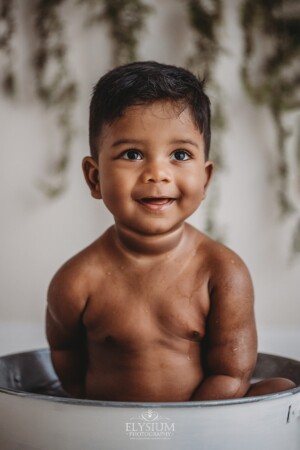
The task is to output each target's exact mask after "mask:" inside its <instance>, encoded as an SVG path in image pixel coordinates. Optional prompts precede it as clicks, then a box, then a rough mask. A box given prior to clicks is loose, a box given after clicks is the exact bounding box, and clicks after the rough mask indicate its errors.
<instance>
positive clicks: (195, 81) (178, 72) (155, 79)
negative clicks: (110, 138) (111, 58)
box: [89, 61, 210, 159]
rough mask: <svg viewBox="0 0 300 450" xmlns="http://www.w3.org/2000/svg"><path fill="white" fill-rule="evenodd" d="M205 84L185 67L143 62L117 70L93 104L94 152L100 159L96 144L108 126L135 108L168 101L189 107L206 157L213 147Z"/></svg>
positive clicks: (100, 87) (99, 86)
mask: <svg viewBox="0 0 300 450" xmlns="http://www.w3.org/2000/svg"><path fill="white" fill-rule="evenodd" d="M203 87H204V81H202V80H200V79H199V78H197V77H196V76H195V75H193V74H192V73H191V72H190V71H188V70H186V69H183V68H181V67H175V66H171V65H167V64H160V63H157V62H154V61H143V62H134V63H131V64H126V65H124V66H120V67H116V68H115V69H113V70H111V71H109V72H108V73H106V74H105V75H104V76H103V77H101V78H100V80H99V81H98V83H97V84H96V85H95V87H94V90H93V95H92V100H91V104H90V124H89V133H90V149H91V154H92V156H93V157H94V158H97V145H96V141H97V138H98V136H99V134H100V132H101V129H102V126H103V125H104V124H105V123H113V122H114V121H115V120H116V119H118V118H119V117H120V116H121V115H122V114H123V113H124V111H125V110H126V109H127V108H128V107H129V106H133V105H143V104H150V103H153V102H155V101H160V100H167V101H172V102H174V103H176V104H179V105H183V106H184V107H189V108H190V110H191V112H192V115H193V117H194V120H195V123H196V125H197V127H198V128H199V130H200V131H201V133H203V139H204V146H205V158H206V159H208V155H209V147H210V101H209V98H208V96H207V95H206V94H205V92H204V89H203Z"/></svg>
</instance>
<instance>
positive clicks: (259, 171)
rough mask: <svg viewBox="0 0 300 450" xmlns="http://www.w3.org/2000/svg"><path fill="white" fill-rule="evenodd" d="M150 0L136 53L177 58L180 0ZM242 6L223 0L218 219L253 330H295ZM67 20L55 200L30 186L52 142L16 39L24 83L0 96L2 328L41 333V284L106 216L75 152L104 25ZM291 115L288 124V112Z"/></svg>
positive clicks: (100, 62) (293, 289)
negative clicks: (66, 136)
mask: <svg viewBox="0 0 300 450" xmlns="http://www.w3.org/2000/svg"><path fill="white" fill-rule="evenodd" d="M19 3H22V2H19ZM24 3H25V2H24ZM151 3H153V4H154V5H155V8H156V14H155V15H153V16H151V17H150V18H149V21H148V30H147V32H146V33H145V34H144V35H143V40H142V42H141V45H140V55H141V57H142V59H156V60H158V61H161V62H169V63H175V64H181V63H184V61H185V56H186V49H189V48H191V42H190V34H189V31H188V28H187V20H186V17H185V14H184V9H183V6H182V5H183V2H179V1H174V0H164V1H163V2H162V1H159V0H153V1H152V2H151ZM239 3H240V2H238V1H236V2H231V1H229V0H228V1H227V3H226V5H227V9H226V24H227V25H226V29H224V30H223V44H224V47H226V49H227V53H226V54H224V55H223V57H222V58H221V60H220V63H219V66H218V78H219V79H220V82H221V84H222V86H223V90H224V93H225V102H224V107H225V110H226V111H227V115H228V128H227V130H226V133H225V135H224V141H223V144H224V154H225V155H226V164H227V168H226V171H225V172H224V173H223V174H222V175H220V176H219V177H218V185H219V190H220V203H219V206H218V212H217V216H218V221H219V224H220V225H221V226H222V228H223V229H224V230H225V233H226V236H227V245H228V246H230V247H231V248H232V249H233V250H235V251H236V252H237V253H239V254H240V256H241V257H242V258H243V259H244V260H245V262H246V263H247V264H248V266H249V269H250V271H251V273H252V277H253V281H254V286H255V291H256V315H257V322H258V327H259V330H264V329H267V328H274V329H279V328H280V329H292V328H293V329H295V330H299V325H300V302H299V269H300V261H299V259H298V261H294V262H293V263H291V262H289V249H288V245H289V237H290V234H291V233H290V231H291V227H292V226H293V223H292V222H291V221H287V222H280V220H279V211H278V207H277V203H276V195H275V191H274V185H273V184H272V181H271V180H272V176H274V173H275V167H276V161H275V160H274V159H273V156H272V155H274V154H275V152H274V151H273V150H274V148H273V147H274V145H275V130H274V128H273V124H272V121H271V119H270V116H269V114H268V111H267V110H265V109H264V108H258V107H257V106H255V105H253V104H252V103H251V101H250V100H249V98H247V97H246V95H245V93H244V91H243V90H242V88H241V83H240V80H239V72H238V71H239V62H240V55H241V34H240V30H239V28H238V26H237V17H236V14H237V8H236V6H237V5H238V4H239ZM20 13H22V14H23V12H22V10H21V11H20ZM67 18H68V27H69V28H68V29H69V38H70V41H71V42H72V54H71V64H72V68H73V71H74V75H75V76H76V77H77V78H78V79H79V80H80V82H81V92H80V98H79V101H78V104H77V106H76V110H75V116H76V120H77V123H78V125H79V128H78V132H77V135H76V139H75V143H74V151H73V159H72V164H71V168H70V171H69V174H68V179H69V189H68V191H67V192H66V194H64V195H63V196H61V197H60V198H59V199H57V200H49V199H46V198H44V197H43V195H42V194H41V192H39V190H38V189H37V187H36V183H37V181H38V180H39V179H40V178H41V177H43V176H44V174H45V167H46V163H47V158H48V157H47V152H51V149H52V148H53V147H54V146H55V142H56V140H55V138H56V131H55V129H53V127H51V124H50V125H49V119H48V116H47V114H46V113H45V112H44V111H43V109H42V108H41V107H40V106H39V105H38V104H37V103H36V102H35V101H34V100H33V99H32V97H31V94H30V92H31V88H30V83H29V80H30V73H29V72H28V71H27V70H26V67H25V65H24V60H25V57H26V52H28V50H26V48H25V45H26V42H24V39H22V36H21V35H20V36H19V37H18V40H17V42H16V48H17V51H18V55H19V57H18V59H17V61H16V65H17V67H19V70H20V72H19V76H20V83H21V86H22V87H23V88H24V87H25V88H26V89H25V91H24V90H23V93H22V94H21V95H20V97H19V100H18V101H16V102H15V103H12V102H10V101H8V100H7V99H5V98H1V102H0V128H1V133H0V147H1V151H0V170H1V177H0V182H1V189H0V195H1V235H0V249H1V283H0V291H1V295H0V327H1V323H5V324H6V326H7V324H9V323H15V322H18V321H21V322H24V323H26V322H28V323H32V324H34V325H35V326H37V327H40V328H41V329H42V327H43V320H44V310H45V299H46V290H47V286H48V283H49V281H50V279H51V277H52V275H53V273H54V272H55V270H56V269H57V268H58V267H59V266H60V265H61V264H62V263H63V262H64V261H65V260H66V259H67V258H69V257H70V256H71V255H72V254H74V253H76V252H77V251H79V250H80V249H81V248H82V247H84V246H85V245H87V244H88V243H89V242H90V241H91V240H93V239H95V238H96V237H97V236H98V235H99V234H100V233H102V232H103V231H104V230H105V229H106V227H107V226H108V225H109V224H110V223H111V222H112V221H111V218H110V216H109V214H108V213H107V212H106V210H105V209H104V207H103V205H102V204H101V203H100V202H97V201H95V200H93V199H92V198H91V197H90V196H89V192H88V189H87V187H86V186H85V184H84V180H83V177H82V174H81V167H80V164H81V159H82V157H83V156H84V155H85V154H87V153H88V141H87V120H88V100H89V96H90V91H91V88H92V85H93V84H94V83H95V82H96V81H97V79H98V77H99V76H100V75H101V74H102V73H103V72H104V71H106V70H107V69H108V68H109V55H108V51H107V49H108V48H109V43H108V41H107V38H106V37H105V34H104V31H103V33H102V35H100V36H99V40H100V41H98V42H96V41H95V38H96V33H95V31H93V30H91V31H89V32H88V31H86V30H83V29H82V27H81V21H80V17H79V16H78V14H77V15H75V14H74V15H72V9H70V10H69V11H68V17H67ZM24 55H25V56H24ZM27 56H28V55H27ZM288 120H289V121H290V124H291V126H293V124H294V123H295V121H294V117H292V116H290V117H289V118H288ZM292 144H293V142H292V139H291V142H290V145H292ZM204 215H205V205H204V207H203V208H201V209H200V210H199V212H197V213H196V214H195V215H194V216H193V217H192V218H191V222H192V223H193V224H194V225H195V226H197V227H200V228H201V226H202V224H203V216H204Z"/></svg>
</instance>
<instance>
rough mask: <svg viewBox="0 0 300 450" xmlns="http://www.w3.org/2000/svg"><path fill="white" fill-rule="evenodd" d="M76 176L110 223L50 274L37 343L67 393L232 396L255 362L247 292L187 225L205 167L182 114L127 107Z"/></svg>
mask: <svg viewBox="0 0 300 450" xmlns="http://www.w3.org/2000/svg"><path fill="white" fill-rule="evenodd" d="M98 149H99V158H98V160H97V161H95V160H94V159H93V158H91V157H86V158H85V159H84V161H83V169H84V174H85V178H86V181H87V183H88V185H89V187H90V190H91V194H92V196H93V197H94V198H96V199H102V200H103V201H104V203H105V205H106V206H107V208H108V209H109V210H110V212H111V213H112V215H113V217H114V221H115V224H114V226H112V227H111V228H109V229H108V230H107V231H106V232H105V233H104V234H103V235H102V236H101V237H100V238H99V239H97V240H96V241H95V242H94V243H92V244H91V245H90V246H89V247H87V248H86V249H85V250H83V251H82V252H80V253H79V254H78V255H76V256H74V257H73V258H72V259H71V260H69V261H68V262H67V263H66V264H64V265H63V266H62V268H61V269H60V270H59V271H58V272H57V273H56V275H55V276H54V278H53V280H52V282H51V284H50V287H49V292H48V309H47V336H48V340H49V344H50V347H51V355H52V361H53V364H54V367H55V369H56V371H57V374H58V376H59V378H60V380H61V382H62V384H63V386H64V388H65V389H66V391H67V392H69V393H70V394H71V395H73V396H77V397H87V398H92V399H101V400H118V401H186V400H191V399H194V400H207V399H221V398H233V397H242V396H244V395H246V394H247V392H248V393H249V387H250V383H249V380H250V377H251V374H252V371H253V368H254V366H255V362H256V351H257V344H256V330H255V321H254V313H253V288H252V283H251V279H250V276H249V273H248V270H247V268H246V266H245V265H244V263H243V262H242V261H241V259H240V258H239V257H238V256H237V255H236V254H235V253H234V252H232V251H231V250H229V249H228V248H226V247H224V246H222V245H221V244H218V243H217V242H214V241H213V240H211V239H209V238H208V237H206V236H205V235H204V234H202V233H200V232H199V231H197V230H196V229H195V228H193V227H191V226H190V225H188V224H186V223H185V220H186V219H187V218H188V217H189V216H190V215H191V214H192V213H193V212H194V211H195V210H196V209H197V207H198V206H199V205H200V203H201V201H202V200H203V198H204V197H205V192H206V189H207V186H208V183H209V181H210V178H211V174H212V168H213V164H212V162H211V161H205V158H204V148H203V138H202V134H201V132H200V130H199V129H198V128H197V127H196V126H195V123H194V121H193V119H192V116H191V114H190V112H189V110H188V109H181V110H179V109H178V105H177V108H175V107H174V105H171V104H169V103H166V102H156V103H154V104H152V105H150V106H149V105H148V106H136V107H131V108H128V109H127V110H126V111H125V114H124V115H123V116H122V117H121V118H120V119H119V120H117V121H116V122H114V123H113V124H111V125H105V126H104V129H103V130H102V132H101V135H100V136H99V141H98Z"/></svg>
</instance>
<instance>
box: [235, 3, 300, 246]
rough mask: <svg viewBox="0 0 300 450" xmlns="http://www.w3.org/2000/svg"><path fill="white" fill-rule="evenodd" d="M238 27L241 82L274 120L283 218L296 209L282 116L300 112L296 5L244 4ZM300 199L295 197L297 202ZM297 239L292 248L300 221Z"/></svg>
mask: <svg viewBox="0 0 300 450" xmlns="http://www.w3.org/2000/svg"><path fill="white" fill-rule="evenodd" d="M241 25H242V28H243V32H244V55H243V65H242V70H241V77H242V80H243V83H244V86H245V88H246V90H247V92H248V94H249V95H250V96H251V97H252V98H253V99H254V100H255V101H256V102H257V103H260V104H265V105H267V106H268V108H269V110H270V112H271V114H272V117H273V120H274V124H275V127H276V131H277V148H278V159H279V162H278V178H277V179H278V182H279V185H278V201H279V206H280V210H281V212H282V214H283V215H287V214H290V213H293V212H295V210H296V209H297V207H296V205H295V202H294V201H293V199H292V195H291V192H290V188H291V186H290V181H291V171H290V164H289V159H288V155H287V138H288V137H289V135H290V130H288V129H287V128H286V126H285V125H284V113H286V112H289V111H295V110H296V109H299V107H300V3H299V1H298V0H246V1H244V3H243V5H242V9H241ZM298 146H299V143H298ZM295 162H296V166H297V167H296V170H297V176H298V177H299V176H300V150H299V149H298V150H297V149H296V152H295ZM299 196H300V195H299V191H298V199H299ZM298 212H299V211H298ZM295 233H296V234H295V236H294V242H295V243H296V242H299V241H300V221H299V224H298V225H297V226H296V229H295ZM297 234H299V236H297ZM294 249H295V250H296V249H297V245H294Z"/></svg>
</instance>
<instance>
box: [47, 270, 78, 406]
mask: <svg viewBox="0 0 300 450" xmlns="http://www.w3.org/2000/svg"><path fill="white" fill-rule="evenodd" d="M85 306H86V296H85V295H84V289H83V285H82V283H81V282H80V277H79V276H76V274H75V273H72V268H68V266H66V267H65V268H64V267H63V268H62V269H61V270H60V271H59V272H58V273H57V274H56V275H55V277H54V278H53V280H52V282H51V284H50V286H49V290H48V307H47V315H46V333H47V339H48V342H49V345H50V349H51V359H52V363H53V366H54V369H55V371H56V373H57V375H58V377H59V379H60V381H61V384H62V386H63V388H64V389H65V390H66V392H68V393H69V394H70V395H71V396H73V397H77V398H84V397H85V374H86V361H87V354H86V346H85V330H84V327H83V323H82V314H83V311H84V309H85Z"/></svg>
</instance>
